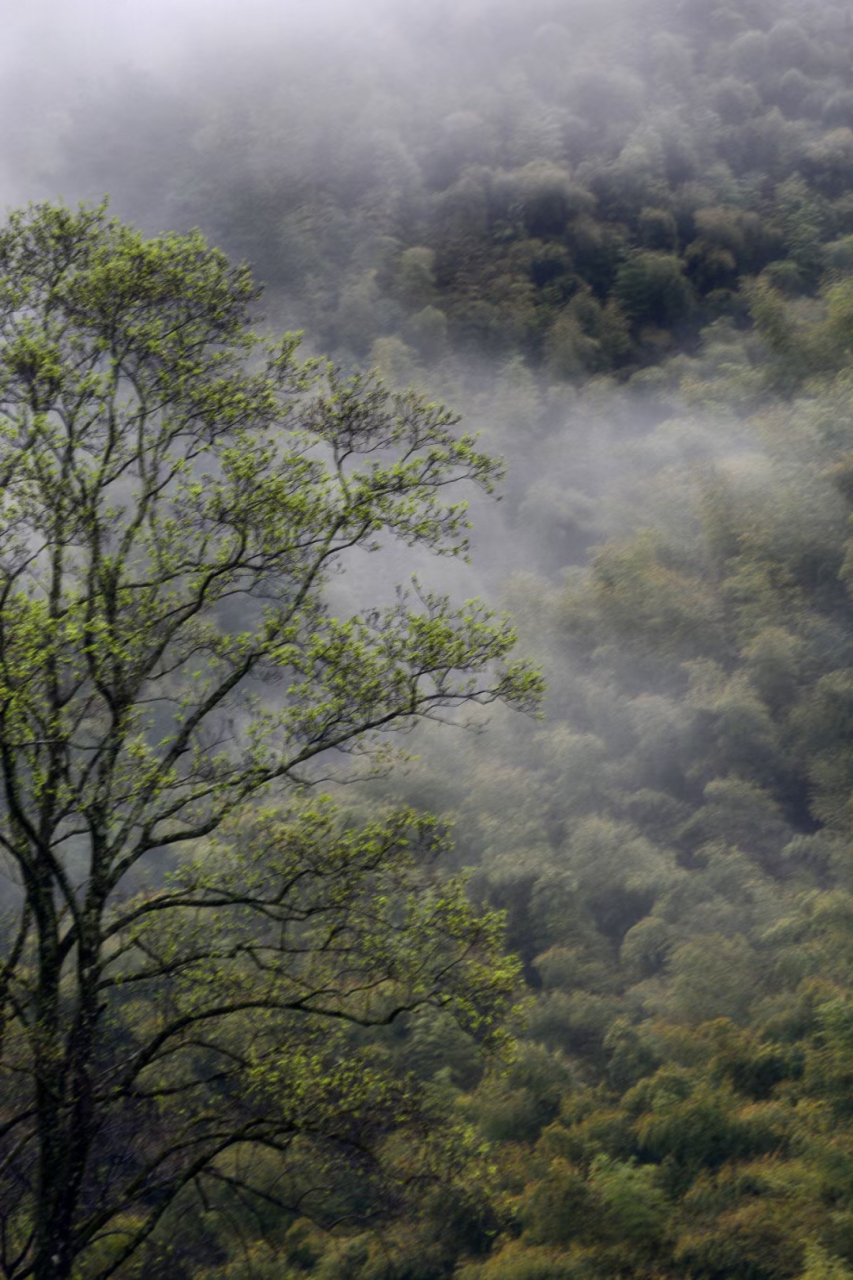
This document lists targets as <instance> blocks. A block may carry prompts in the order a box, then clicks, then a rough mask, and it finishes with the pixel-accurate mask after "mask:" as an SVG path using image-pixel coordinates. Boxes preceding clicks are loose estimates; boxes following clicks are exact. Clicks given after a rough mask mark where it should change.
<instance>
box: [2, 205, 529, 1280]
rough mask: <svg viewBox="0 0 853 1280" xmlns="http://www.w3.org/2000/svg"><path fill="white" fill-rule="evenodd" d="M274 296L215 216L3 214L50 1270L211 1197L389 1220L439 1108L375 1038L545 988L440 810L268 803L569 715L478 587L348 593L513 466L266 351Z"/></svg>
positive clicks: (34, 1106)
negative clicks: (370, 602)
mask: <svg viewBox="0 0 853 1280" xmlns="http://www.w3.org/2000/svg"><path fill="white" fill-rule="evenodd" d="M257 296H258V289H257V287H256V286H255V285H254V284H253V282H252V280H251V277H250V275H249V272H248V270H247V269H246V268H244V267H239V268H232V267H230V266H229V264H228V262H227V260H226V259H225V257H224V256H223V255H222V254H221V253H220V252H218V251H217V250H213V249H209V248H208V247H207V246H206V244H205V242H204V241H203V239H202V237H201V236H200V235H199V234H198V233H192V234H191V235H189V236H178V235H173V234H170V235H166V236H162V237H160V238H158V239H154V240H146V239H145V238H144V237H143V236H142V235H140V234H139V233H138V232H136V231H134V230H132V229H130V228H129V227H126V226H123V225H122V224H120V223H118V222H115V221H111V220H110V219H108V217H107V215H106V212H105V210H104V208H103V207H100V208H97V209H87V208H81V209H79V210H78V211H71V210H68V209H67V208H64V207H62V206H51V205H42V206H34V207H31V208H30V209H29V210H27V211H24V212H20V213H16V214H13V215H12V217H11V219H10V220H9V223H8V225H7V227H6V228H5V229H4V230H3V231H2V232H0V387H2V415H0V480H2V499H0V505H2V519H0V526H2V527H0V550H2V563H0V628H2V659H0V703H2V708H3V711H2V724H0V758H2V761H3V767H2V771H3V784H2V814H0V845H2V849H3V854H4V858H5V861H6V864H7V865H8V866H9V867H10V868H14V869H15V875H16V879H17V883H18V884H19V885H20V893H16V894H14V895H13V896H12V899H11V903H10V908H11V910H10V916H9V919H8V921H7V925H6V930H5V932H4V940H3V941H4V951H3V967H2V970H0V974H2V979H0V1013H2V1026H3V1029H4V1038H3V1041H2V1045H0V1053H2V1065H3V1067H4V1078H3V1086H2V1090H3V1092H2V1104H1V1105H0V1109H2V1112H3V1117H4V1120H3V1125H2V1127H1V1128H0V1143H2V1145H3V1158H2V1163H0V1178H1V1179H2V1188H0V1225H2V1231H0V1251H2V1258H0V1262H2V1267H3V1269H4V1270H5V1272H6V1274H7V1275H9V1276H10V1277H14V1280H18V1278H19V1277H24V1276H29V1275H32V1276H34V1277H36V1278H37V1280H48V1278H50V1280H66V1277H69V1276H70V1275H71V1274H72V1273H73V1274H75V1275H76V1274H86V1275H87V1276H91V1277H93V1278H94V1277H96V1276H106V1275H109V1274H112V1273H113V1272H114V1271H115V1270H116V1269H120V1268H121V1267H122V1266H123V1265H124V1264H125V1263H126V1262H129V1260H130V1259H131V1257H132V1256H133V1254H134V1253H135V1252H136V1251H137V1250H138V1249H140V1248H143V1247H145V1248H148V1247H149V1244H150V1248H151V1249H153V1250H154V1253H153V1254H150V1257H151V1258H154V1257H155V1256H159V1255H158V1254H157V1249H158V1248H159V1247H160V1244H161V1242H162V1241H163V1239H164V1236H163V1235H162V1234H161V1232H162V1231H166V1232H168V1229H169V1227H168V1224H169V1222H170V1221H172V1220H173V1218H172V1217H171V1216H170V1215H173V1214H174V1213H176V1212H178V1211H179V1209H181V1208H182V1207H183V1206H185V1205H186V1203H187V1197H188V1196H190V1195H191V1194H193V1189H195V1192H196V1193H198V1194H200V1195H201V1196H202V1198H203V1197H204V1195H205V1194H206V1192H205V1190H204V1187H205V1186H206V1185H209V1186H210V1187H211V1188H213V1191H214V1192H216V1193H217V1194H218V1193H219V1192H220V1191H223V1190H227V1189H229V1188H230V1189H231V1191H232V1193H233V1194H235V1195H236V1196H237V1199H238V1201H239V1199H240V1197H241V1196H248V1198H249V1202H250V1203H251V1202H255V1203H257V1204H259V1205H261V1206H263V1205H267V1206H272V1207H274V1208H276V1209H277V1211H278V1213H279V1216H281V1215H282V1214H286V1213H287V1212H288V1210H289V1209H290V1208H291V1207H292V1206H294V1205H297V1204H302V1205H303V1207H307V1206H308V1204H309V1203H312V1202H313V1201H316V1202H317V1207H316V1211H317V1212H328V1213H331V1214H334V1213H335V1212H338V1213H342V1212H352V1211H354V1210H355V1209H357V1210H358V1211H360V1212H362V1213H369V1212H370V1210H371V1206H372V1205H373V1204H375V1203H376V1202H377V1197H378V1194H379V1193H378V1183H377V1181H376V1180H377V1178H378V1177H379V1173H378V1171H379V1170H381V1168H382V1167H383V1165H384V1164H386V1163H387V1164H388V1167H389V1168H391V1169H393V1168H394V1167H395V1164H396V1165H397V1166H398V1169H399V1173H398V1176H397V1180H398V1182H399V1183H400V1185H401V1186H402V1185H405V1184H406V1182H407V1180H408V1179H409V1178H410V1176H411V1175H410V1172H409V1171H406V1170H404V1169H403V1168H402V1167H400V1166H401V1164H402V1163H404V1162H401V1161H399V1160H398V1159H397V1158H396V1157H395V1156H394V1154H393V1152H391V1153H390V1155H389V1156H388V1159H387V1160H386V1148H387V1146H388V1143H389V1141H390V1135H391V1133H392V1132H393V1130H394V1129H395V1127H400V1126H406V1125H413V1124H415V1122H416V1120H417V1118H418V1115H419V1113H422V1112H423V1109H424V1107H425V1106H427V1102H426V1100H425V1094H424V1090H423V1089H422V1088H420V1087H419V1086H418V1085H417V1083H416V1082H415V1081H414V1079H413V1077H411V1076H410V1075H409V1074H408V1073H406V1072H405V1071H403V1072H402V1073H395V1071H394V1067H393V1062H392V1061H390V1059H389V1056H388V1055H387V1054H386V1053H383V1051H382V1048H381V1043H380V1042H377V1041H376V1039H375V1037H374V1038H371V1035H370V1034H369V1032H370V1029H371V1028H374V1027H381V1026H386V1025H388V1024H390V1023H393V1022H394V1021H395V1019H397V1017H398V1016H400V1015H401V1014H402V1013H404V1012H407V1011H408V1012H413V1011H416V1010H418V1009H420V1008H422V1007H427V1006H429V1007H433V1008H436V1009H441V1010H443V1011H444V1012H445V1013H446V1014H448V1015H450V1016H452V1018H453V1019H454V1021H455V1022H456V1023H457V1024H458V1025H459V1027H460V1028H462V1029H463V1030H464V1032H465V1033H467V1034H468V1035H469V1036H473V1037H474V1038H475V1039H477V1040H479V1041H482V1040H483V1039H484V1038H486V1039H487V1038H488V1037H489V1035H490V1033H491V1030H492V1029H493V1028H494V1024H495V1021H496V1018H497V1017H498V1016H499V1013H500V1008H501V1005H502V1004H503V1003H504V1002H505V1001H506V999H507V998H508V996H509V994H510V992H511V990H512V988H513V986H514V984H515V974H516V969H515V964H514V962H513V961H511V960H502V959H500V955H499V953H500V938H501V925H500V922H499V920H498V919H497V918H496V917H495V916H493V915H488V914H487V915H485V916H483V917H478V916H477V914H476V913H475V912H474V911H473V909H472V907H471V906H470V904H469V902H468V899H467V897H466V893H465V889H464V884H463V882H462V881H459V880H455V881H448V882H447V883H445V884H442V882H441V880H440V878H435V877H433V876H431V874H430V872H429V864H430V862H433V861H434V859H435V856H436V853H437V849H438V847H439V845H440V842H441V837H440V834H439V833H438V831H437V829H436V828H435V826H434V825H433V824H431V823H430V821H429V820H428V819H424V818H418V817H416V816H415V815H414V814H412V813H408V812H398V813H396V814H392V815H389V816H388V817H387V818H386V819H384V820H381V821H376V822H373V823H371V824H370V825H368V826H366V827H365V828H364V830H362V831H360V832H359V831H358V830H355V831H347V830H345V829H344V830H342V829H340V826H339V822H338V819H337V818H335V816H334V815H333V813H332V812H330V811H329V810H328V809H324V808H319V809H302V810H300V811H299V812H288V811H286V810H284V811H282V810H281V808H278V809H276V808H275V807H273V808H272V809H270V810H269V811H266V810H263V809H262V808H261V807H260V803H259V802H261V801H262V800H265V801H266V802H267V803H270V802H271V801H272V800H274V799H275V798H276V797H278V801H279V806H280V805H281V803H282V800H283V797H284V796H286V795H288V794H291V793H292V792H293V791H294V789H295V788H299V787H304V786H306V785H307V784H308V783H310V782H311V781H312V780H314V779H316V778H317V777H318V776H324V775H325V776H328V775H329V772H330V771H331V772H332V773H334V767H333V761H334V758H335V757H337V758H338V759H339V760H341V759H345V758H346V756H347V755H351V756H355V757H356V759H357V760H358V761H360V762H361V763H362V764H363V765H365V766H366V770H367V772H368V773H370V772H372V771H380V772H381V771H383V770H384V769H386V768H387V764H388V762H389V759H390V758H391V757H390V756H389V746H388V739H387V734H388V733H389V732H390V731H391V730H393V729H394V728H404V727H411V725H412V724H413V723H414V721H415V720H416V719H418V718H420V717H422V716H425V715H426V716H430V715H434V714H435V713H437V712H438V711H440V710H441V709H444V710H445V711H448V710H450V709H452V708H453V707H456V706H459V705H462V704H466V703H468V704H478V703H491V702H494V701H495V700H497V699H505V700H507V701H509V702H510V703H512V704H515V705H517V706H527V707H532V706H533V705H534V704H535V702H536V700H537V698H538V696H539V691H540V688H541V681H540V678H539V677H538V676H537V675H536V674H535V673H533V672H532V671H531V670H530V669H529V668H527V667H526V666H524V664H519V663H513V662H506V661H504V659H505V658H506V657H507V655H508V653H509V650H510V648H511V646H512V644H513V642H514V636H513V633H512V629H511V627H510V625H509V622H508V620H507V619H506V618H503V617H498V616H496V615H493V614H491V613H490V612H489V611H488V610H487V609H486V608H485V606H483V605H482V604H481V603H479V602H477V601H472V602H469V604H468V605H465V606H463V607H462V608H461V609H458V610H457V609H454V608H453V607H451V605H450V603H449V601H448V600H447V599H446V598H445V597H443V596H440V595H437V594H435V593H432V592H428V591H426V590H425V589H423V588H421V587H420V586H418V585H417V584H414V585H413V587H412V589H411V590H409V591H400V592H398V593H397V596H396V600H395V601H394V602H392V603H390V604H386V605H385V606H384V607H381V608H376V609H371V610H368V611H366V612H363V613H361V614H354V615H353V616H350V617H336V616H333V614H332V613H331V610H330V609H329V607H328V605H327V603H326V601H325V598H324V587H325V585H326V583H327V581H328V578H329V575H330V573H331V572H333V571H335V570H337V569H338V568H340V567H341V565H342V563H343V562H344V561H345V559H346V558H347V556H348V554H349V553H350V552H352V551H353V550H354V549H356V548H361V549H363V550H366V551H371V550H377V549H379V547H380V546H381V545H382V543H383V540H389V539H390V540H396V541H398V542H399V543H401V544H402V545H404V546H406V547H409V548H412V547H420V548H423V549H425V550H427V551H431V552H433V553H435V554H437V555H444V556H455V555H460V554H464V553H465V551H466V549H467V534H466V530H467V523H466V520H465V515H464V504H462V503H452V502H451V503H448V502H447V501H446V500H445V496H444V492H445V487H446V486H447V485H448V484H449V483H451V482H453V481H455V480H459V479H468V480H470V481H473V482H475V483H476V484H479V485H480V486H481V487H482V488H484V489H486V490H487V491H488V490H491V488H492V485H493V483H494V480H495V479H496V477H497V476H498V474H499V467H497V465H496V464H495V463H494V462H492V460H491V459H490V458H488V457H487V456H486V455H485V454H483V453H482V452H480V451H479V450H478V448H477V447H476V444H475V441H474V438H473V437H471V436H457V435H456V434H455V433H454V430H453V428H454V426H455V424H456V419H455V418H454V416H453V415H451V414H449V413H448V412H447V411H445V410H444V409H442V408H440V407H438V406H436V405H435V404H432V403H428V402H426V401H425V400H424V399H422V398H421V397H418V396H417V395H416V394H415V393H413V392H403V393H399V394H392V393H391V392H389V391H387V390H386V389H385V388H384V386H383V385H382V384H381V383H380V382H378V381H376V380H375V379H373V378H365V377H362V376H361V375H358V374H355V375H353V376H352V377H350V378H344V377H343V376H342V375H340V374H339V373H338V372H337V371H336V370H335V369H334V368H332V367H329V366H326V365H325V364H324V363H322V362H319V361H308V362H307V363H304V364H299V363H298V362H297V359H296V348H297V340H296V339H295V338H293V337H291V336H288V337H285V338H284V339H283V340H281V341H279V342H277V343H269V342H266V341H261V340H260V339H259V338H258V337H257V336H256V335H255V334H254V333H253V332H252V330H251V329H250V327H249V314H250V310H251V308H252V306H253V304H254V302H255V300H256V298H257ZM314 762H316V766H317V767H314ZM217 833H219V834H218V836H217ZM167 870H170V874H167V875H165V878H164V875H163V873H164V871H167ZM476 975H478V976H476ZM457 977H458V979H459V983H458V985H456V981H455V980H456V978H457ZM336 1162H337V1164H338V1166H339V1168H340V1171H341V1176H340V1177H336V1176H335V1164H336ZM347 1165H349V1166H350V1168H351V1169H352V1170H359V1169H360V1171H361V1176H360V1178H359V1179H358V1180H356V1179H355V1178H354V1177H353V1174H352V1173H350V1174H349V1175H347V1174H345V1173H344V1172H343V1170H345V1169H346V1167H347ZM348 1179H349V1181H348ZM392 1180H393V1179H392ZM330 1184H331V1187H332V1190H331V1192H330V1195H329V1197H327V1199H329V1200H330V1201H331V1203H330V1204H329V1205H326V1206H324V1204H323V1196H322V1194H321V1193H319V1192H315V1191H314V1190H312V1189H313V1188H318V1187H323V1186H329V1185H330ZM318 1196H319V1199H318ZM336 1196H337V1197H338V1203H337V1204H335V1203H334V1201H335V1197H336ZM87 1255H88V1261H87Z"/></svg>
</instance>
